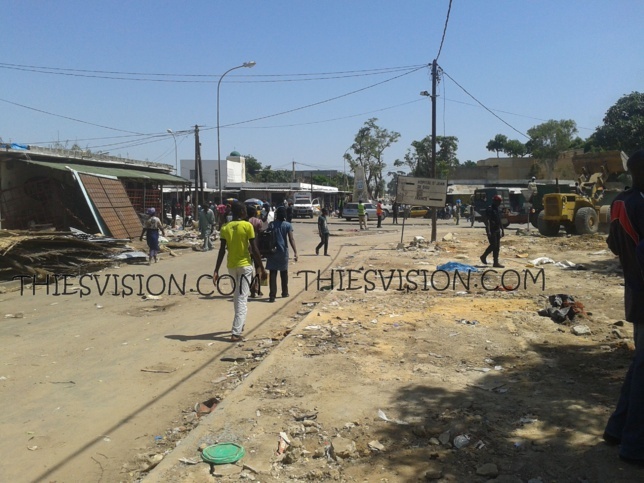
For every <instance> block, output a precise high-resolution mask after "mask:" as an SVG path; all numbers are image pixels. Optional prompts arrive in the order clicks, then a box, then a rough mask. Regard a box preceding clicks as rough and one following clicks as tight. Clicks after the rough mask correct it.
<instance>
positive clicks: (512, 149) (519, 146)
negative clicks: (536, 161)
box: [503, 139, 527, 158]
mask: <svg viewBox="0 0 644 483" xmlns="http://www.w3.org/2000/svg"><path fill="white" fill-rule="evenodd" d="M503 152H504V153H505V154H507V155H508V156H511V157H513V158H522V157H524V156H525V155H526V154H527V149H526V147H525V144H523V143H522V142H521V141H519V140H518V139H510V140H509V141H508V142H506V143H505V146H504V148H503Z"/></svg>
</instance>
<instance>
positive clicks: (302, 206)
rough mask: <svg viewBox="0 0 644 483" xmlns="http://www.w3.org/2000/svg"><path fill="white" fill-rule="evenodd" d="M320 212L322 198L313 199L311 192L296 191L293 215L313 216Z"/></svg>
mask: <svg viewBox="0 0 644 483" xmlns="http://www.w3.org/2000/svg"><path fill="white" fill-rule="evenodd" d="M319 214H320V200H319V199H317V198H314V199H311V195H310V194H309V193H296V194H295V195H293V217H294V218H299V217H302V218H306V217H308V218H313V215H319Z"/></svg>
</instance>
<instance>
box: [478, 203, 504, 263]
mask: <svg viewBox="0 0 644 483" xmlns="http://www.w3.org/2000/svg"><path fill="white" fill-rule="evenodd" d="M501 201H502V198H501V197H500V196H499V195H495V196H494V198H492V204H491V205H490V206H488V207H487V208H486V209H485V233H486V234H487V239H488V241H489V242H490V244H489V246H488V247H487V248H486V250H485V252H484V253H483V255H481V262H483V265H487V256H488V255H489V254H490V253H491V254H492V256H493V257H494V267H496V268H505V267H504V266H503V265H501V264H500V263H499V250H500V249H501V238H503V235H505V233H504V232H503V223H502V222H501V212H500V211H499V206H501Z"/></svg>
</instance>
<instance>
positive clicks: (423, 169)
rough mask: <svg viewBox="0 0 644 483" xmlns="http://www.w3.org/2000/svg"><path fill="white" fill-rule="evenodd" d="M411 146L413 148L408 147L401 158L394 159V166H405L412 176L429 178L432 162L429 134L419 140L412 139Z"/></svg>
mask: <svg viewBox="0 0 644 483" xmlns="http://www.w3.org/2000/svg"><path fill="white" fill-rule="evenodd" d="M411 147H412V148H413V150H412V149H408V150H407V152H406V153H405V156H404V158H403V159H402V160H400V159H397V160H396V161H394V166H396V167H397V168H402V167H407V168H409V172H410V173H412V174H413V175H414V176H418V177H425V178H429V176H430V173H431V164H432V138H431V136H426V137H424V138H423V139H422V140H420V141H412V142H411ZM401 173H402V171H401Z"/></svg>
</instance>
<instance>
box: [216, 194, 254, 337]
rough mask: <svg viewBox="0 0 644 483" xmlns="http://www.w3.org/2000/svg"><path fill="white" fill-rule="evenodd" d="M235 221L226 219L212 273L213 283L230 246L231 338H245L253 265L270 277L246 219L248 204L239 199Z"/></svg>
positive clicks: (217, 276) (235, 209)
mask: <svg viewBox="0 0 644 483" xmlns="http://www.w3.org/2000/svg"><path fill="white" fill-rule="evenodd" d="M231 213H232V221H230V222H229V223H226V224H225V225H224V226H223V227H222V229H221V233H220V237H221V246H220V247H219V253H218V255H217V264H216V265H215V271H214V273H213V275H212V280H213V283H215V284H216V283H217V280H218V278H219V268H220V267H221V263H222V262H223V260H224V255H225V254H226V248H227V249H228V261H227V267H228V273H229V274H230V276H231V277H232V278H233V280H234V292H233V302H234V306H235V317H234V318H233V328H232V335H231V336H230V340H231V342H239V341H241V340H243V337H242V332H243V331H244V324H245V323H246V314H247V311H248V295H249V293H250V287H251V284H252V281H253V265H252V260H254V261H255V266H256V267H258V269H259V274H260V278H262V279H264V278H266V271H265V270H264V266H263V265H262V258H261V256H260V255H259V250H258V249H257V243H256V241H255V229H254V228H253V225H251V224H250V223H249V222H247V221H246V219H245V218H246V207H245V206H244V205H243V204H241V203H238V202H235V203H233V205H232V207H231Z"/></svg>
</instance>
